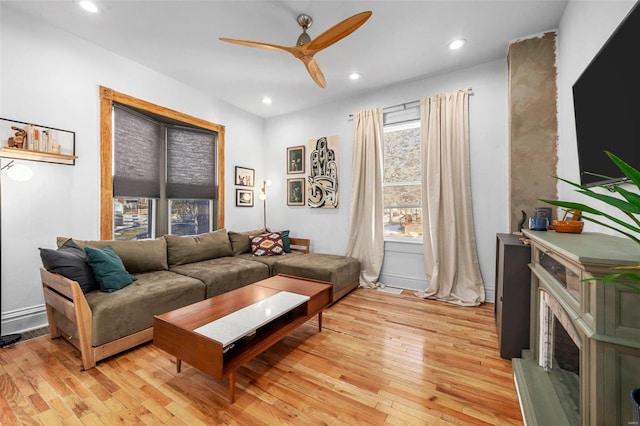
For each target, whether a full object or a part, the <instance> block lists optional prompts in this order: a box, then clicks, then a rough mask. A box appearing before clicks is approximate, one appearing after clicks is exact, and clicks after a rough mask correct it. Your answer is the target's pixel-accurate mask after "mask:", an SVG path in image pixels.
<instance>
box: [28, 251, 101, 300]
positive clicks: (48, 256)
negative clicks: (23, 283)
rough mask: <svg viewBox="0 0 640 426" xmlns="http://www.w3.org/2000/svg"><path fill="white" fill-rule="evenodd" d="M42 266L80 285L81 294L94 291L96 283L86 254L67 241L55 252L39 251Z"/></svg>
mask: <svg viewBox="0 0 640 426" xmlns="http://www.w3.org/2000/svg"><path fill="white" fill-rule="evenodd" d="M39 250H40V258H41V259H42V266H44V268H45V269H46V270H47V271H50V272H55V273H57V274H60V275H62V276H64V277H67V278H69V279H70V280H73V281H76V282H77V283H78V284H79V285H80V289H81V290H82V292H83V293H88V292H90V291H93V290H96V289H97V288H98V283H97V282H96V278H95V276H94V275H93V270H92V269H91V266H89V263H88V259H87V254H86V253H85V252H84V250H82V249H81V248H80V247H78V246H77V245H76V244H75V243H74V242H73V240H71V239H69V240H67V241H65V243H64V244H62V246H61V247H60V248H58V249H57V250H52V249H43V248H41V249H39Z"/></svg>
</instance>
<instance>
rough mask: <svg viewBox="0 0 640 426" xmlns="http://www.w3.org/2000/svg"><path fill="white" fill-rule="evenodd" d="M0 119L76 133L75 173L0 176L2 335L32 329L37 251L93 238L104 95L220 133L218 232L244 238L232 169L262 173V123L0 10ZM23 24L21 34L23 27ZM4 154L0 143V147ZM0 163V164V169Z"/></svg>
mask: <svg viewBox="0 0 640 426" xmlns="http://www.w3.org/2000/svg"><path fill="white" fill-rule="evenodd" d="M0 15H1V16H0V57H2V62H1V63H0V117H3V118H6V119H11V120H17V121H23V122H29V123H35V124H40V125H43V126H48V127H54V128H60V129H65V130H70V131H75V132H76V154H77V155H78V157H79V158H78V160H77V162H76V165H75V166H67V165H58V164H47V163H39V162H33V161H24V162H22V163H23V164H27V165H28V166H29V167H31V168H32V170H33V172H34V177H33V179H32V180H30V181H28V182H21V183H18V182H13V181H11V180H10V179H8V177H7V176H6V174H5V173H4V172H3V176H2V306H1V312H2V333H3V334H7V333H10V332H14V331H23V330H26V329H29V328H33V327H36V326H42V325H43V324H44V323H45V322H46V319H45V317H44V314H43V312H44V311H43V297H42V288H41V284H40V277H39V268H40V265H41V262H40V257H39V253H38V250H37V248H38V247H47V248H54V247H55V237H56V236H58V235H68V236H74V237H77V238H85V239H95V238H98V236H99V217H100V212H99V193H98V188H99V187H100V181H99V171H100V164H99V161H100V158H99V152H100V151H99V146H100V143H99V96H98V86H100V85H103V86H107V87H110V88H112V89H114V90H117V91H119V92H123V93H126V94H129V95H132V96H135V97H138V98H141V99H144V100H147V101H150V102H153V103H156V104H158V105H162V106H165V107H168V108H171V109H174V110H178V111H181V112H185V113H187V114H190V115H193V116H196V117H199V118H203V119H206V120H209V121H213V122H215V123H219V124H223V125H225V126H226V179H227V182H230V183H231V184H230V185H228V186H227V188H226V194H225V197H226V202H227V204H226V209H225V210H226V226H227V228H229V229H245V228H247V229H248V228H251V229H254V228H256V227H258V226H259V225H260V224H261V223H262V212H261V211H260V210H259V209H255V208H254V209H246V208H236V207H235V188H234V186H233V173H234V170H233V169H234V167H233V166H234V165H242V166H245V167H251V168H255V169H256V173H257V175H258V176H259V175H260V173H261V172H262V170H261V167H262V164H263V152H262V149H263V146H261V145H256V143H255V141H259V140H261V139H262V134H263V120H262V119H261V118H258V117H256V116H253V115H251V114H249V113H246V112H244V111H241V110H239V109H237V108H235V107H233V106H231V105H228V104H226V103H223V102H221V101H218V100H215V99H213V98H212V97H210V96H207V95H206V94H203V93H201V92H199V91H196V90H194V89H192V88H190V87H188V86H186V85H184V84H182V83H179V82H177V81H175V80H172V79H170V78H168V77H166V76H163V75H161V74H158V73H157V72H155V71H153V70H150V69H148V68H145V67H143V66H141V65H138V64H136V63H134V62H132V61H129V60H127V59H124V58H122V57H120V56H117V55H115V54H113V53H111V52H108V51H106V50H104V49H102V48H100V47H98V46H96V45H93V44H88V43H86V42H84V41H83V40H81V39H78V38H76V37H75V36H72V35H70V34H68V33H65V32H62V31H60V30H57V29H55V28H53V27H50V26H48V25H46V24H41V25H35V24H34V22H33V18H31V17H28V16H24V15H22V14H19V13H17V12H15V11H13V10H12V9H10V7H7V6H6V4H3V3H0ZM25 22H30V23H31V25H25ZM1 143H2V145H6V141H1ZM6 163H7V160H2V165H4V164H6Z"/></svg>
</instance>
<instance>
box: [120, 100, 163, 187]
mask: <svg viewBox="0 0 640 426" xmlns="http://www.w3.org/2000/svg"><path fill="white" fill-rule="evenodd" d="M113 113H114V126H113V127H114V131H113V145H114V147H113V149H114V171H113V195H114V196H116V197H123V196H124V197H145V198H160V152H161V145H162V126H161V125H160V123H158V122H156V121H154V120H152V119H150V118H148V117H144V116H142V115H141V114H138V113H136V112H134V111H131V110H128V109H126V108H124V107H122V106H120V105H115V104H114V107H113Z"/></svg>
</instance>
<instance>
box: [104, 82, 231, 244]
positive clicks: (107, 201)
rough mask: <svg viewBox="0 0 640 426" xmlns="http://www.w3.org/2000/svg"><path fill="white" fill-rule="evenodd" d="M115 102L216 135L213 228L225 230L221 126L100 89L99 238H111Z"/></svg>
mask: <svg viewBox="0 0 640 426" xmlns="http://www.w3.org/2000/svg"><path fill="white" fill-rule="evenodd" d="M114 102H116V103H119V104H122V105H127V106H130V107H133V108H137V109H139V110H143V111H147V112H149V113H152V114H158V115H161V116H164V117H167V118H170V119H173V120H177V121H181V122H183V123H186V124H190V125H193V126H197V127H200V128H203V129H206V130H211V131H213V132H217V133H218V142H217V144H218V158H217V167H218V200H217V211H218V221H217V223H216V224H215V226H216V229H222V228H224V193H225V191H224V188H225V185H224V176H225V173H224V126H223V125H220V124H216V123H212V122H210V121H206V120H203V119H200V118H197V117H193V116H190V115H188V114H184V113H181V112H178V111H174V110H172V109H169V108H165V107H162V106H159V105H156V104H153V103H151V102H147V101H144V100H142V99H138V98H135V97H133V96H129V95H126V94H124V93H120V92H116V91H115V90H113V89H110V88H108V87H104V86H100V238H101V239H103V240H111V239H113V176H112V174H113V170H112V165H113V136H112V129H113V114H112V109H113V103H114Z"/></svg>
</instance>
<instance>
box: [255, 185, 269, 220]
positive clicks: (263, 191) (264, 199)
mask: <svg viewBox="0 0 640 426" xmlns="http://www.w3.org/2000/svg"><path fill="white" fill-rule="evenodd" d="M267 186H271V180H270V179H265V180H263V181H262V187H261V188H260V194H259V195H258V198H260V199H261V200H262V208H263V213H262V214H263V218H264V226H263V228H264V229H267Z"/></svg>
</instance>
